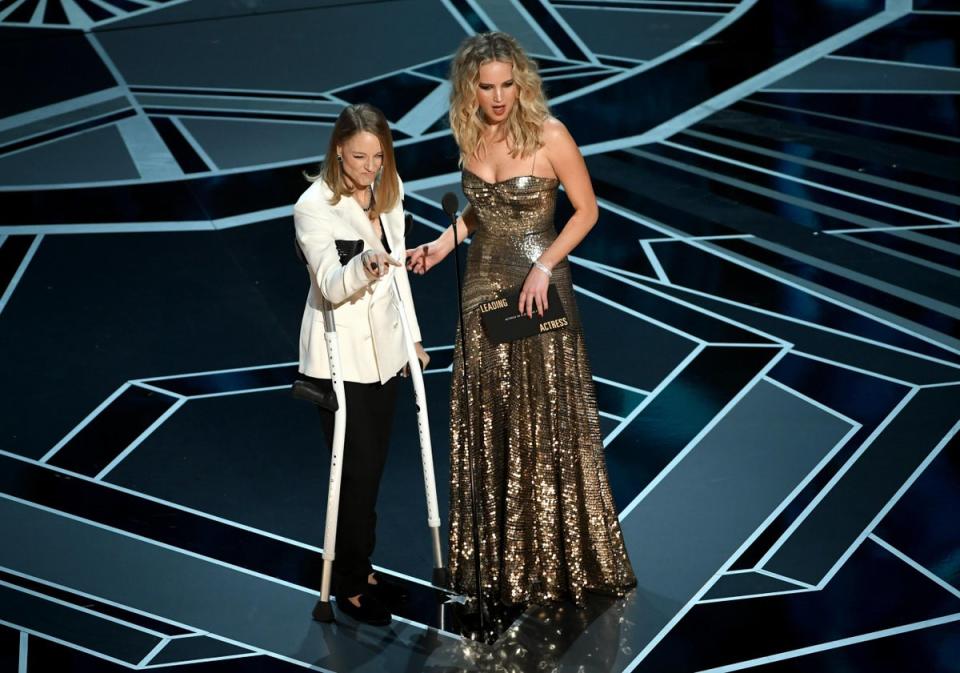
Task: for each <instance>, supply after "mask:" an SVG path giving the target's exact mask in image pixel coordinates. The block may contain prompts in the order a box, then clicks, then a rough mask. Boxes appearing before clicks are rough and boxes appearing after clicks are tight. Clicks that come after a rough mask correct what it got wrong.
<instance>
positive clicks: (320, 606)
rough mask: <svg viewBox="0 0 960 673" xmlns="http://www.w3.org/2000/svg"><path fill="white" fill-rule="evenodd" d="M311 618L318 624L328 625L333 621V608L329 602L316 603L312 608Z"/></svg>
mask: <svg viewBox="0 0 960 673" xmlns="http://www.w3.org/2000/svg"><path fill="white" fill-rule="evenodd" d="M313 618H314V619H315V620H317V621H318V622H324V623H325V624H329V623H330V622H332V621H334V619H333V606H332V605H330V603H329V602H324V601H317V604H316V605H314V606H313Z"/></svg>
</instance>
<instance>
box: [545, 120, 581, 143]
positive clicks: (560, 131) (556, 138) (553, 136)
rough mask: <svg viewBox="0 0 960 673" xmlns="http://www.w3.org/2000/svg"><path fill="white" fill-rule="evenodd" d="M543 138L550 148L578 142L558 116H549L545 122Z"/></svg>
mask: <svg viewBox="0 0 960 673" xmlns="http://www.w3.org/2000/svg"><path fill="white" fill-rule="evenodd" d="M542 139H543V144H544V145H545V146H546V148H547V149H548V150H549V149H552V148H554V147H558V146H561V147H562V146H564V145H566V144H570V143H572V144H576V143H574V141H573V136H571V135H570V131H568V130H567V127H566V126H565V125H564V123H563V122H562V121H560V120H559V119H557V118H556V117H547V119H546V120H545V121H544V122H543V136H542Z"/></svg>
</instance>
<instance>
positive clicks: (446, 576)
mask: <svg viewBox="0 0 960 673" xmlns="http://www.w3.org/2000/svg"><path fill="white" fill-rule="evenodd" d="M432 579H433V586H435V587H440V588H441V589H446V588H448V587H449V586H450V573H449V572H448V571H447V569H446V568H434V569H433V577H432Z"/></svg>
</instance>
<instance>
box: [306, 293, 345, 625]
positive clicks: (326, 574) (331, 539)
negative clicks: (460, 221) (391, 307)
mask: <svg viewBox="0 0 960 673" xmlns="http://www.w3.org/2000/svg"><path fill="white" fill-rule="evenodd" d="M320 305H321V307H322V309H323V338H324V341H325V342H326V346H327V359H328V360H329V362H330V381H331V383H332V384H333V392H334V393H335V394H336V396H337V409H336V411H334V413H333V450H332V452H331V454H332V455H331V457H330V482H329V484H328V486H327V518H326V522H325V524H324V530H323V574H322V575H321V579H320V602H319V603H317V606H316V607H315V608H314V611H313V616H314V618H315V619H317V620H319V621H322V622H332V621H333V610H332V609H331V608H330V576H331V574H332V573H333V560H334V559H335V558H336V553H335V550H336V547H337V517H338V516H339V513H340V475H341V472H342V471H343V441H344V437H345V435H346V431H347V399H346V396H345V392H344V389H343V374H342V372H341V370H340V342H339V341H337V322H336V319H335V318H334V315H333V307H332V306H331V305H330V302H329V301H327V300H326V299H325V298H322V297H321V299H320Z"/></svg>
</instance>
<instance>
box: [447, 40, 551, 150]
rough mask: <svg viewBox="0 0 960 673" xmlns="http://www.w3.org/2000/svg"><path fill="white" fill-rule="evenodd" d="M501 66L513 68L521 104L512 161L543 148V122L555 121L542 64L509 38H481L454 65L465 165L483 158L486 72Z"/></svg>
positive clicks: (453, 108)
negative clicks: (480, 88)
mask: <svg viewBox="0 0 960 673" xmlns="http://www.w3.org/2000/svg"><path fill="white" fill-rule="evenodd" d="M493 61H500V62H502V63H509V64H511V65H512V66H513V81H514V85H515V86H516V87H517V93H518V95H517V101H516V103H515V104H514V106H513V109H512V110H511V112H510V117H508V118H507V121H506V125H507V127H506V131H507V142H508V143H509V147H510V155H511V156H513V157H521V158H522V157H526V156H530V155H532V154H533V153H534V152H536V151H537V150H538V149H540V147H541V146H542V145H543V142H542V140H541V136H542V134H543V122H544V121H546V120H547V118H548V117H549V116H550V108H549V107H548V106H547V100H546V97H545V96H544V95H543V83H542V82H541V80H540V74H539V73H538V72H537V64H536V62H534V61H533V59H531V58H530V57H529V56H527V54H526V52H525V51H524V50H523V47H521V46H520V43H519V42H517V40H516V39H515V38H514V37H512V36H511V35H507V34H506V33H499V32H497V33H480V34H479V35H474V36H472V37H468V38H467V39H465V40H464V41H463V42H462V43H461V44H460V48H459V49H458V50H457V53H456V54H455V55H454V57H453V62H452V63H451V64H450V83H451V84H452V90H451V92H450V129H451V130H452V131H453V137H454V139H455V140H456V141H457V145H459V146H460V165H461V166H462V165H463V164H464V163H466V161H467V160H468V159H469V158H470V157H472V156H481V155H482V154H483V152H484V150H485V148H484V147H483V128H484V121H483V117H482V113H481V112H480V106H479V104H478V103H477V83H478V82H479V81H480V66H482V65H484V64H486V63H491V62H493Z"/></svg>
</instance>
